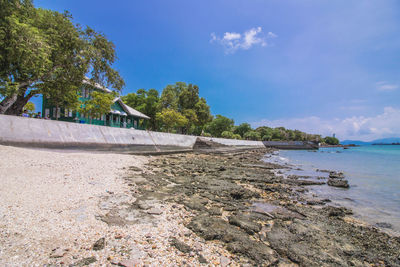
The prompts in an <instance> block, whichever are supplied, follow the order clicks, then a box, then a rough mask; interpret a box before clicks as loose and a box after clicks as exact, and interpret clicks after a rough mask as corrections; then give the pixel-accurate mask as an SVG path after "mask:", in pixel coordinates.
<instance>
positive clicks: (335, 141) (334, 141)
mask: <svg viewBox="0 0 400 267" xmlns="http://www.w3.org/2000/svg"><path fill="white" fill-rule="evenodd" d="M324 142H325V143H326V144H328V145H338V144H339V139H337V138H336V137H332V136H327V137H325V138H324Z"/></svg>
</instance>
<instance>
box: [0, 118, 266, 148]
mask: <svg viewBox="0 0 400 267" xmlns="http://www.w3.org/2000/svg"><path fill="white" fill-rule="evenodd" d="M197 138H198V137H197V136H191V135H182V134H171V133H161V132H151V131H143V130H136V129H124V128H114V127H106V126H99V125H90V124H80V123H71V122H63V121H54V120H44V119H33V118H24V117H16V116H9V115H0V144H6V145H7V144H8V145H19V146H36V147H55V148H57V147H71V148H72V147H73V148H84V147H92V148H95V149H96V148H100V149H101V148H117V147H121V148H124V147H128V148H130V150H132V151H133V150H138V151H142V150H143V151H160V150H180V149H181V150H182V149H183V150H187V149H192V148H193V146H194V144H195V143H196V140H197ZM201 138H203V139H205V140H210V141H213V142H216V143H220V144H223V145H228V146H254V147H264V145H263V143H262V142H258V141H248V140H234V139H224V138H209V137H201Z"/></svg>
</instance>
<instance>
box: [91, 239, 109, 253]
mask: <svg viewBox="0 0 400 267" xmlns="http://www.w3.org/2000/svg"><path fill="white" fill-rule="evenodd" d="M105 244H106V239H105V238H104V237H102V238H100V239H99V240H97V241H96V242H95V243H94V244H93V247H92V249H93V250H102V249H103V248H104V246H105Z"/></svg>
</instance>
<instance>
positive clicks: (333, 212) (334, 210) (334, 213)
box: [323, 206, 353, 217]
mask: <svg viewBox="0 0 400 267" xmlns="http://www.w3.org/2000/svg"><path fill="white" fill-rule="evenodd" d="M323 210H324V211H326V212H327V213H328V216H329V217H343V216H345V215H351V214H353V212H352V211H351V210H350V209H347V208H345V207H333V206H327V207H325V208H324V209H323Z"/></svg>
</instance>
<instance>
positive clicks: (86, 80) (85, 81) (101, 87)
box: [82, 77, 112, 93]
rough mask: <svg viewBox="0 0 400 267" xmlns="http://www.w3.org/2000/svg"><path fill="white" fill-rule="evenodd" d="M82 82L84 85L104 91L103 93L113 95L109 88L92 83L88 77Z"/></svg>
mask: <svg viewBox="0 0 400 267" xmlns="http://www.w3.org/2000/svg"><path fill="white" fill-rule="evenodd" d="M82 82H83V83H84V84H88V85H91V86H93V87H95V88H97V89H100V90H102V91H104V92H106V93H112V91H111V90H110V89H108V88H106V87H104V86H102V85H100V84H98V83H93V82H92V81H90V79H89V78H88V77H85V78H84V79H83V81H82Z"/></svg>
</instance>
